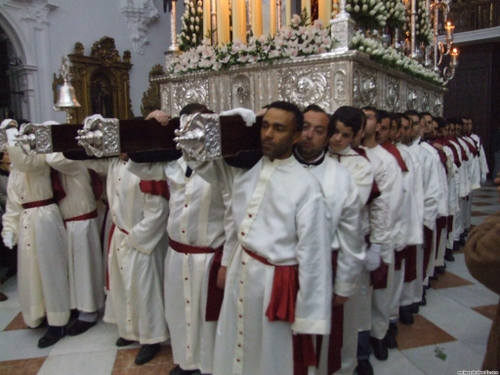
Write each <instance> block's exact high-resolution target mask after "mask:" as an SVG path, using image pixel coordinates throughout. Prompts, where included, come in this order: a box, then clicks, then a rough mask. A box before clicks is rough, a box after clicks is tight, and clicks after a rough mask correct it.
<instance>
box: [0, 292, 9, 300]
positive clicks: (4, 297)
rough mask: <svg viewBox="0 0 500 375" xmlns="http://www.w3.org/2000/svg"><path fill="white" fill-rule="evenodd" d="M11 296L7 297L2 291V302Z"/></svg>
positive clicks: (0, 293)
mask: <svg viewBox="0 0 500 375" xmlns="http://www.w3.org/2000/svg"><path fill="white" fill-rule="evenodd" d="M8 299H9V297H7V296H6V295H5V294H4V293H2V292H0V302H3V301H7V300H8Z"/></svg>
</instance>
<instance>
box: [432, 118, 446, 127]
mask: <svg viewBox="0 0 500 375" xmlns="http://www.w3.org/2000/svg"><path fill="white" fill-rule="evenodd" d="M434 121H436V123H437V125H438V129H443V128H444V127H445V126H446V125H448V121H446V119H445V118H444V117H434Z"/></svg>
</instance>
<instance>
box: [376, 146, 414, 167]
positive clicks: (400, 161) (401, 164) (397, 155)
mask: <svg viewBox="0 0 500 375" xmlns="http://www.w3.org/2000/svg"><path fill="white" fill-rule="evenodd" d="M380 146H382V147H383V148H385V149H386V150H387V151H389V152H390V153H391V155H392V156H394V157H395V158H396V161H397V162H398V165H399V168H401V170H402V171H403V172H408V167H407V166H406V163H405V161H404V160H403V157H402V156H401V153H400V152H399V150H398V148H397V147H396V146H394V144H393V143H392V142H391V141H389V140H387V141H385V142H384V143H382V144H381V145H380Z"/></svg>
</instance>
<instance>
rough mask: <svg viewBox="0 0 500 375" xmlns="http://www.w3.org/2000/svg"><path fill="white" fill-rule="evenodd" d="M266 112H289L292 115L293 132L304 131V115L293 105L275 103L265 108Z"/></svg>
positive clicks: (280, 102) (283, 102)
mask: <svg viewBox="0 0 500 375" xmlns="http://www.w3.org/2000/svg"><path fill="white" fill-rule="evenodd" d="M266 107H267V109H268V110H270V109H271V108H276V109H281V110H282V111H285V112H290V113H291V114H292V115H293V121H294V123H295V130H296V131H297V132H301V131H302V130H303V129H304V114H303V113H302V111H301V110H300V108H299V107H297V106H296V105H295V104H293V103H290V102H285V101H276V102H272V103H271V104H269V105H267V106H266Z"/></svg>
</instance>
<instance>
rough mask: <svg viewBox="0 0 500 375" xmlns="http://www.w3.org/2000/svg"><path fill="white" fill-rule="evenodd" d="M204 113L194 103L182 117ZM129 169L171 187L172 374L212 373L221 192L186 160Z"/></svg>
mask: <svg viewBox="0 0 500 375" xmlns="http://www.w3.org/2000/svg"><path fill="white" fill-rule="evenodd" d="M206 110H207V109H206V107H205V106H202V105H198V106H194V105H193V104H190V105H188V106H186V107H185V108H183V109H182V110H181V113H180V115H181V116H182V115H184V114H186V115H187V114H192V113H196V112H206ZM149 118H156V119H157V120H158V121H160V122H161V123H162V124H163V125H167V124H168V115H167V114H165V113H164V112H162V111H155V112H152V113H151V114H150V115H148V117H147V118H146V119H149ZM127 168H128V170H129V171H130V172H132V173H134V174H135V175H137V176H139V177H140V178H141V179H143V180H166V181H167V182H168V186H169V191H170V199H169V216H168V221H167V233H168V235H169V237H170V241H169V246H170V247H169V251H168V253H167V258H166V260H165V316H166V319H167V324H168V326H169V330H170V335H171V337H170V341H171V345H172V352H173V357H174V363H176V364H178V366H176V367H175V368H174V369H172V370H171V371H170V375H187V374H199V373H200V371H201V373H204V374H210V373H212V371H213V370H212V368H213V361H214V344H215V331H216V328H217V317H218V316H217V313H215V316H214V313H213V312H212V310H213V309H214V308H213V307H212V306H214V304H217V303H221V302H222V295H223V290H222V289H219V290H214V287H215V289H217V287H216V285H214V281H216V278H215V280H214V278H213V276H214V275H215V276H217V264H218V265H220V259H221V257H222V245H223V243H224V239H225V235H224V215H225V203H224V198H223V196H222V193H221V191H220V190H218V189H214V188H213V187H212V185H210V184H209V183H208V182H206V181H205V180H204V179H202V178H201V177H200V176H199V175H198V174H197V173H196V171H192V170H191V168H189V167H188V166H187V163H186V161H185V160H184V159H183V158H180V159H178V160H175V161H172V162H165V163H149V164H139V163H134V162H133V161H132V160H129V162H128V164H127ZM211 275H212V278H210V276H211ZM207 313H208V315H207Z"/></svg>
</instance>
